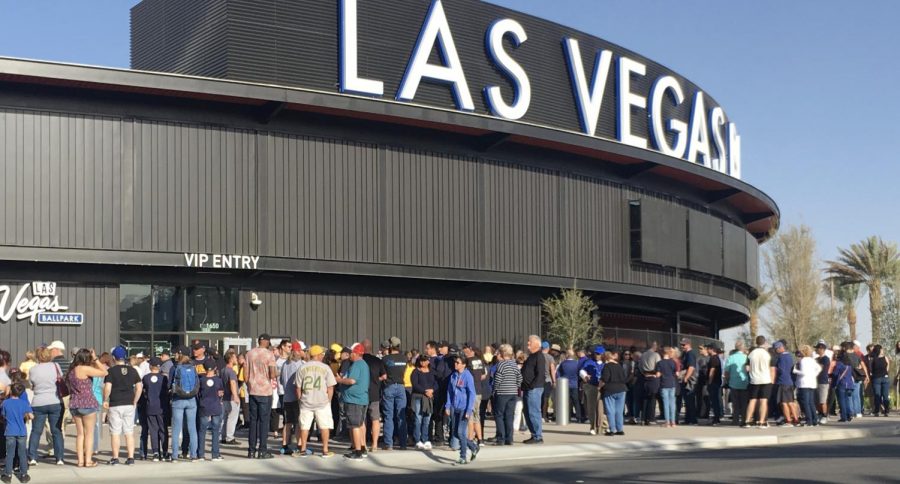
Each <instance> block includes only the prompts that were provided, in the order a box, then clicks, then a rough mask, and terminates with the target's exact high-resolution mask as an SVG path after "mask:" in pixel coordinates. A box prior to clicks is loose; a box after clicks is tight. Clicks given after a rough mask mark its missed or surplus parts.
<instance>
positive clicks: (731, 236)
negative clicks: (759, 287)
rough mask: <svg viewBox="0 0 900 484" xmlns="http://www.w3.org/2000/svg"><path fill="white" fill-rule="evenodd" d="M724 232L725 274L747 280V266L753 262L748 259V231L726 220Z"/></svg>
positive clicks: (736, 278) (730, 277) (732, 277)
mask: <svg viewBox="0 0 900 484" xmlns="http://www.w3.org/2000/svg"><path fill="white" fill-rule="evenodd" d="M722 233H723V235H724V243H725V273H724V276H725V277H727V278H729V279H735V280H739V281H746V280H747V266H748V264H749V263H753V262H752V261H749V260H748V259H747V253H748V252H747V246H746V244H747V236H746V234H747V232H746V231H745V230H744V229H742V228H740V227H738V226H737V225H733V224H730V223H727V222H726V223H723V224H722ZM754 244H755V242H754ZM754 260H756V259H754Z"/></svg>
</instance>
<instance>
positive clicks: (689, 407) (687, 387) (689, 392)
mask: <svg viewBox="0 0 900 484" xmlns="http://www.w3.org/2000/svg"><path fill="white" fill-rule="evenodd" d="M681 369H682V370H683V371H684V376H683V377H682V380H681V399H682V401H683V402H684V423H685V424H686V425H697V382H698V381H699V379H700V375H699V374H698V372H697V354H696V352H694V350H693V347H692V346H691V340H690V338H682V339H681Z"/></svg>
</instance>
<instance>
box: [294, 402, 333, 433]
mask: <svg viewBox="0 0 900 484" xmlns="http://www.w3.org/2000/svg"><path fill="white" fill-rule="evenodd" d="M313 417H315V418H316V425H318V426H319V429H328V430H331V429H333V428H334V417H332V416H331V405H325V406H324V407H322V408H301V409H300V428H301V429H302V430H309V429H311V428H312V423H313Z"/></svg>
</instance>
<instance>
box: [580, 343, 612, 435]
mask: <svg viewBox="0 0 900 484" xmlns="http://www.w3.org/2000/svg"><path fill="white" fill-rule="evenodd" d="M589 350H590V351H589V353H590V356H592V358H588V359H586V360H584V361H583V362H582V363H581V365H580V367H579V369H578V376H579V377H580V378H581V381H582V382H583V387H582V388H583V390H584V406H585V413H586V414H587V417H588V422H589V423H590V434H591V435H597V434H598V433H599V432H600V428H601V427H605V428H608V427H607V426H608V423H607V426H604V425H603V424H604V423H605V422H606V415H605V412H604V411H603V409H602V408H601V407H600V406H601V405H602V404H603V402H602V401H601V400H600V374H601V372H602V370H603V355H604V354H605V353H606V348H604V347H603V345H596V346H594V347H592V348H589Z"/></svg>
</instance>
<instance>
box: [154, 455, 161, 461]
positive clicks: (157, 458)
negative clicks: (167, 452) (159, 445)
mask: <svg viewBox="0 0 900 484" xmlns="http://www.w3.org/2000/svg"><path fill="white" fill-rule="evenodd" d="M152 460H153V462H159V461H160V460H162V457H160V456H159V454H153V459H152Z"/></svg>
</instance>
